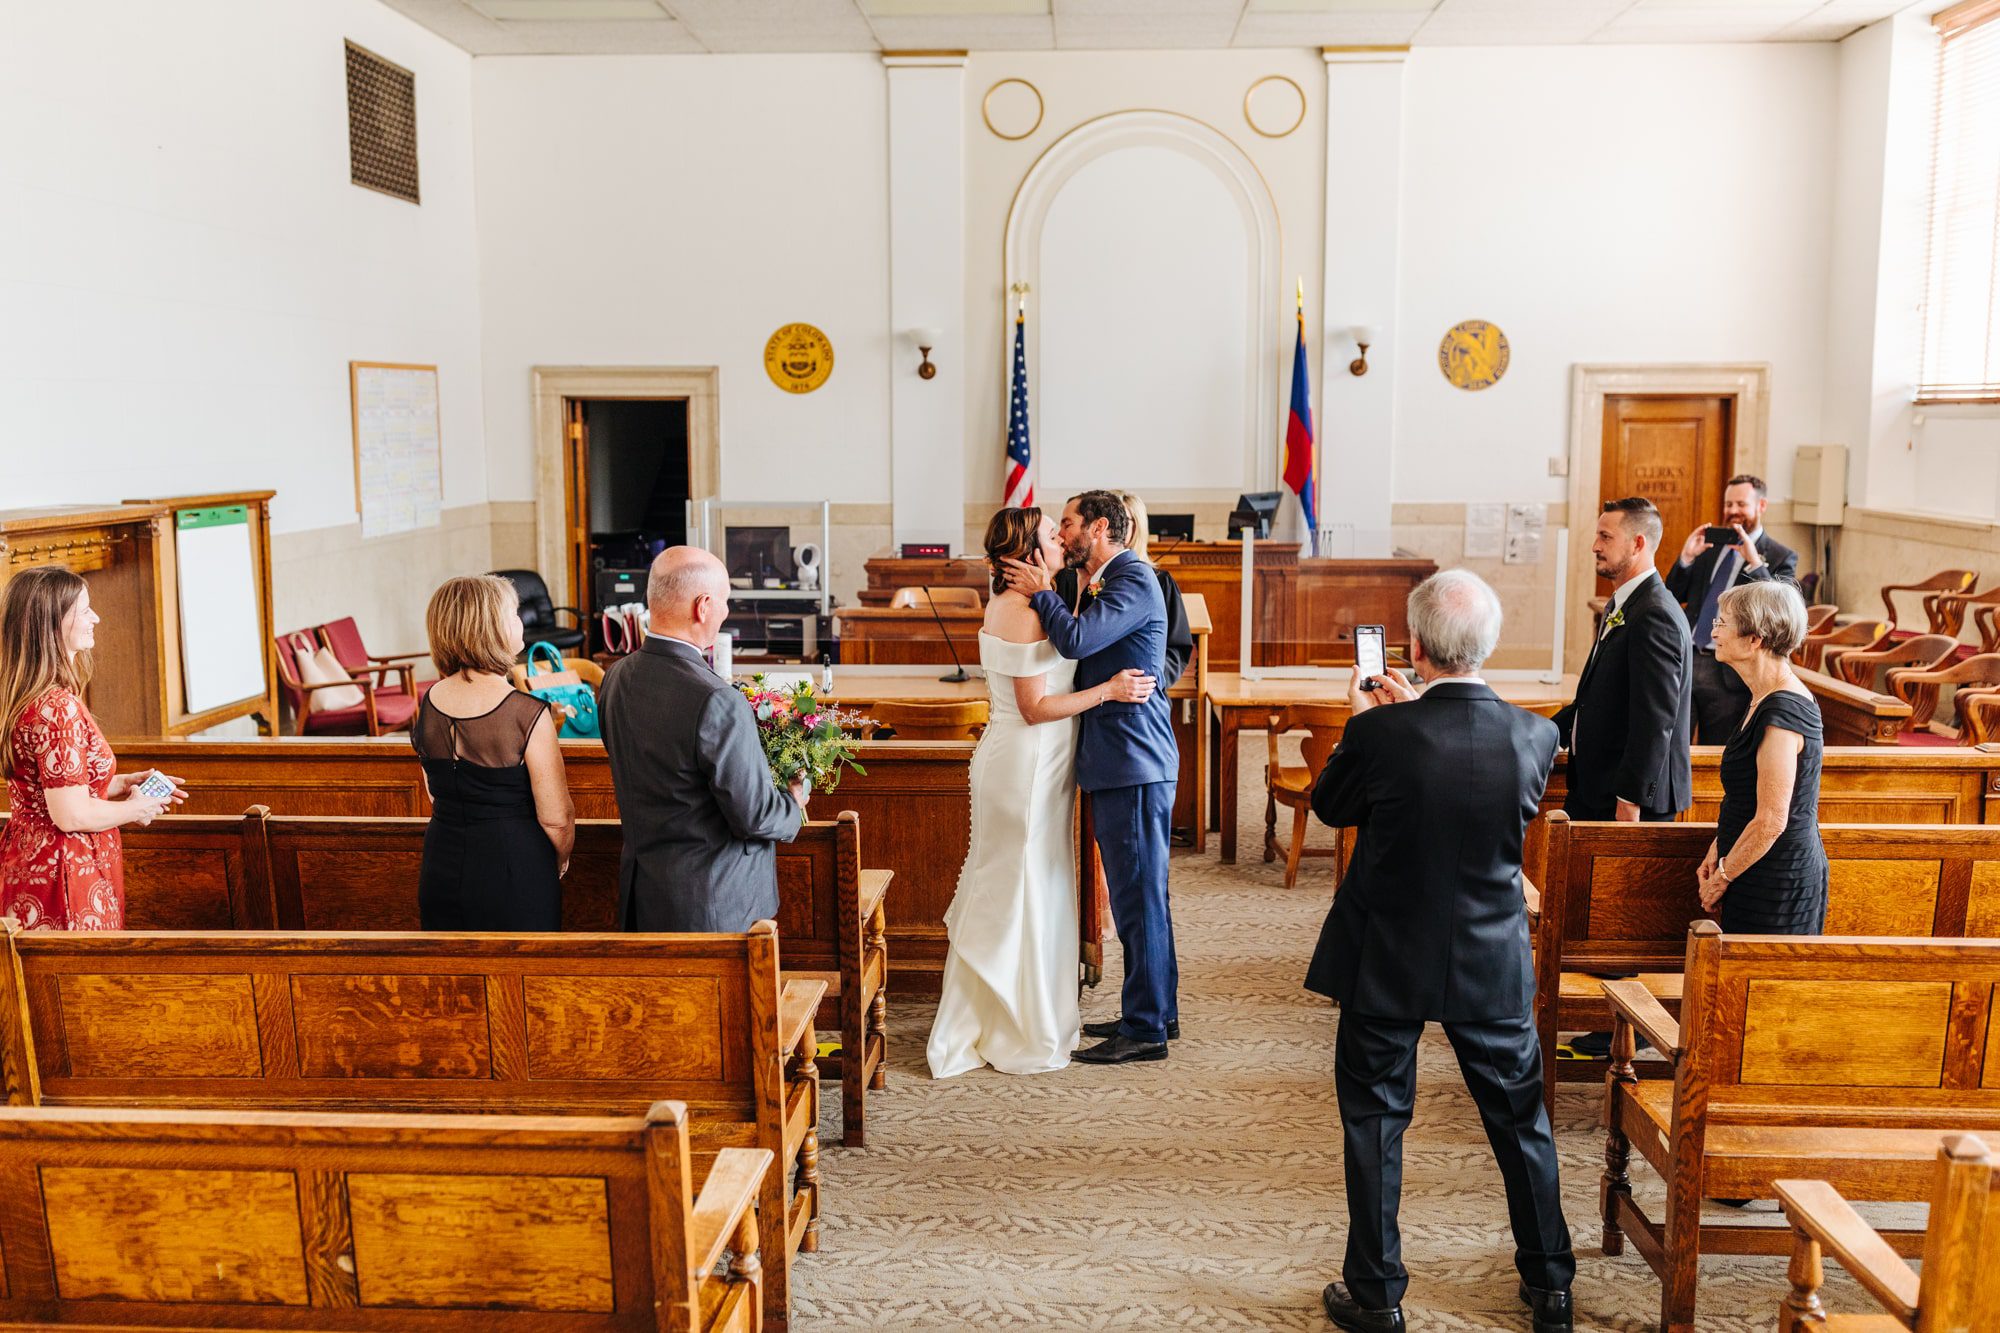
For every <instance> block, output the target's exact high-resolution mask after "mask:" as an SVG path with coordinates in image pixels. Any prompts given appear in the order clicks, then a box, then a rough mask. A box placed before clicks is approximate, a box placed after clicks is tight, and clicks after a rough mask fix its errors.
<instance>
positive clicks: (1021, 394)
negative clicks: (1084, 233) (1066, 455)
mask: <svg viewBox="0 0 2000 1333" xmlns="http://www.w3.org/2000/svg"><path fill="white" fill-rule="evenodd" d="M1027 338H1028V311H1027V306H1026V303H1025V302H1023V304H1022V308H1021V309H1020V310H1019V311H1018V312H1017V313H1016V314H1015V316H1014V391H1013V393H1012V394H1010V395H1009V398H1008V404H1007V505H1008V507H1009V508H1011V509H1020V508H1024V507H1026V506H1028V505H1032V504H1033V503H1034V502H1035V483H1034V480H1033V478H1032V477H1030V476H1029V474H1028V466H1029V464H1030V463H1031V462H1032V461H1033V459H1032V455H1031V454H1030V452H1029V449H1028V346H1027Z"/></svg>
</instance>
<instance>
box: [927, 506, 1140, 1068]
mask: <svg viewBox="0 0 2000 1333" xmlns="http://www.w3.org/2000/svg"><path fill="white" fill-rule="evenodd" d="M986 560H987V564H988V565H989V567H990V568H991V569H992V571H993V598H992V600H991V601H990V602H988V603H987V607H986V623H985V625H984V626H983V627H982V628H981V630H980V632H979V663H980V666H981V667H983V668H984V669H985V672H986V680H987V685H988V688H989V690H990V692H991V694H992V720H991V721H990V722H989V723H988V724H987V728H986V733H985V735H984V736H983V737H982V738H981V740H980V742H979V748H978V749H977V750H976V751H974V753H973V756H972V846H971V849H970V851H969V852H968V853H967V855H966V858H965V867H964V869H963V870H962V871H960V873H959V878H958V892H957V893H956V894H955V895H954V896H953V898H952V901H951V907H950V909H949V910H948V911H947V912H946V913H945V929H946V931H947V932H948V933H949V934H950V937H951V950H950V953H949V954H948V955H947V956H946V958H945V965H944V981H943V989H942V994H941V995H940V997H939V999H938V1008H937V1017H936V1019H935V1020H934V1021H933V1022H932V1025H931V1036H930V1046H929V1051H928V1055H929V1058H930V1067H931V1073H932V1075H933V1076H935V1077H937V1078H949V1077H951V1076H952V1075H954V1074H963V1073H965V1072H966V1071H967V1070H971V1069H977V1068H979V1067H980V1066H981V1065H982V1064H986V1065H992V1066H993V1067H994V1068H995V1069H998V1070H1001V1071H1003V1072H1005V1073H1009V1074H1038V1073H1043V1072H1045V1071H1048V1070H1052V1069H1061V1068H1062V1067H1063V1066H1064V1065H1066V1064H1068V1063H1069V1059H1070V1052H1072V1051H1074V1050H1075V1049H1076V1046H1077V1043H1078V1041H1079V1040H1080V1038H1081V1035H1082V1033H1081V1026H1082V1024H1081V1016H1080V1014H1079V1012H1078V1009H1077V920H1076V862H1075V857H1074V855H1073V844H1072V824H1071V817H1072V811H1073V808H1074V799H1075V795H1076V779H1075V762H1076V732H1077V718H1078V717H1079V716H1081V715H1082V714H1083V713H1085V712H1086V711H1088V710H1090V709H1092V708H1095V707H1097V706H1098V705H1099V704H1102V703H1106V702H1110V701H1114V700H1115V701H1118V702H1122V703H1138V702H1141V701H1143V700H1145V699H1146V698H1148V697H1149V696H1150V695H1151V694H1152V692H1153V690H1154V688H1155V686H1156V684H1157V682H1156V681H1155V679H1154V678H1153V677H1152V676H1149V675H1146V674H1145V673H1143V672H1140V671H1124V672H1121V673H1119V674H1118V675H1116V676H1114V677H1112V678H1111V679H1110V680H1109V681H1106V682H1105V683H1104V684H1102V685H1098V686H1095V687H1093V688H1091V689H1087V690H1075V691H1072V690H1071V688H1070V687H1071V684H1072V682H1073V678H1074V677H1075V675H1076V663H1075V662H1073V661H1069V660H1067V659H1065V658H1063V657H1062V656H1061V655H1060V654H1058V653H1057V652H1056V650H1055V649H1054V648H1053V647H1052V646H1051V645H1050V644H1049V641H1048V636H1047V635H1046V634H1045V633H1044V632H1043V629H1042V622H1041V618H1040V617H1039V616H1037V615H1036V614H1035V611H1034V609H1033V608H1032V607H1031V606H1030V605H1029V602H1028V598H1026V597H1025V596H1023V595H1021V594H1020V593H1018V592H1010V591H1008V589H1007V585H1006V582H1005V581H1004V579H1003V578H1002V570H1003V568H1004V566H1003V564H1002V562H1003V561H1006V560H1019V561H1023V562H1027V563H1031V564H1038V565H1040V566H1041V567H1042V568H1044V569H1048V570H1055V569H1059V568H1061V567H1062V564H1063V550H1062V547H1061V545H1060V544H1059V543H1058V542H1057V540H1056V525H1055V523H1054V522H1052V521H1051V520H1050V519H1048V518H1046V517H1044V516H1043V514H1042V511H1041V510H1039V509H1003V510H1001V511H1000V512H999V513H997V514H995V515H994V516H993V519H992V521H991V522H990V523H988V524H987V525H986Z"/></svg>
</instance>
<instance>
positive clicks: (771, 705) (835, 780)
mask: <svg viewBox="0 0 2000 1333" xmlns="http://www.w3.org/2000/svg"><path fill="white" fill-rule="evenodd" d="M736 688H737V689H739V690H741V691H743V695H744V697H745V698H747V699H748V700H749V701H750V711H751V712H752V713H754V714H755V715H756V718H757V738H758V739H759V740H761V741H762V742H763V743H764V762H765V763H767V764H769V765H770V766H771V781H772V782H774V783H776V784H777V785H778V786H780V787H786V786H790V785H791V783H792V780H793V779H794V778H798V777H804V778H805V780H806V783H807V786H808V787H809V788H818V789H819V790H820V791H832V790H833V789H834V788H835V787H838V786H839V785H840V776H841V770H842V769H843V768H851V769H853V770H854V771H855V772H857V773H863V774H865V773H867V771H868V770H867V769H865V768H863V767H862V766H861V765H860V764H857V763H855V762H854V756H855V754H856V746H855V741H854V738H853V737H852V736H850V735H849V734H848V731H849V729H855V730H858V729H859V728H860V727H861V725H862V724H863V723H865V722H866V721H867V720H868V719H866V718H864V717H863V716H861V714H859V713H857V712H855V711H853V710H852V709H848V708H838V707H835V706H834V705H833V704H831V703H827V702H825V701H823V700H821V699H820V698H819V697H818V696H816V695H815V694H814V693H813V687H812V684H811V682H809V681H800V682H799V683H798V684H796V685H780V686H770V685H767V684H765V682H764V677H763V674H762V673H761V672H760V673H758V674H757V675H754V676H752V677H750V679H749V680H747V681H745V680H739V681H737V682H736Z"/></svg>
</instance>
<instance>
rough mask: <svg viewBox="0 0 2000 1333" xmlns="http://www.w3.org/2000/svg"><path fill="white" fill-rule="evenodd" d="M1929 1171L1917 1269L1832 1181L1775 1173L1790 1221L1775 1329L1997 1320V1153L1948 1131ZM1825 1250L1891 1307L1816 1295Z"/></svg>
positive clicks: (1850, 1332)
mask: <svg viewBox="0 0 2000 1333" xmlns="http://www.w3.org/2000/svg"><path fill="white" fill-rule="evenodd" d="M1933 1179H1934V1182H1935V1183H1934V1184H1933V1185H1932V1186H1931V1195H1930V1200H1931V1210H1930V1223H1929V1225H1927V1226H1926V1227H1925V1228H1924V1271H1923V1276H1922V1277H1918V1276H1917V1274H1915V1273H1913V1272H1911V1271H1910V1266H1909V1265H1908V1264H1906V1263H1904V1262H1903V1260H1902V1258H1901V1256H1899V1255H1898V1254H1897V1253H1896V1251H1895V1250H1894V1249H1893V1248H1891V1247H1890V1245H1889V1243H1888V1242H1887V1241H1885V1240H1883V1239H1882V1237H1881V1236H1880V1235H1879V1234H1878V1233H1877V1232H1876V1230H1875V1229H1874V1228H1873V1227H1871V1226H1869V1225H1868V1223H1867V1222H1865V1221H1863V1220H1862V1218H1861V1214H1859V1213H1857V1212H1855V1211H1854V1207H1853V1205H1851V1204H1849V1203H1848V1202H1847V1200H1846V1199H1844V1198H1842V1197H1841V1195H1840V1191H1839V1190H1837V1189H1835V1188H1834V1187H1833V1186H1832V1185H1829V1184H1828V1183H1827V1182H1825V1181H1823V1180H1780V1181H1778V1182H1777V1191H1778V1200H1779V1202H1781V1203H1783V1204H1784V1205H1785V1216H1786V1218H1787V1219H1789V1220H1790V1222H1791V1224H1792V1265H1791V1273H1790V1277H1791V1282H1792V1290H1791V1292H1790V1294H1788V1295H1787V1296H1786V1297H1785V1299H1784V1301H1783V1302H1781V1303H1780V1304H1779V1306H1778V1333H1797V1330H1800V1329H1809V1328H1823V1329H1827V1330H1829V1331H1830V1333H1901V1331H1902V1330H1908V1331H1909V1333H1947V1330H1952V1329H1966V1330H1981V1331H1982V1333H1991V1330H1993V1329H1995V1328H2000V1157H1995V1156H1994V1155H1993V1154H1992V1153H1991V1152H1989V1151H1988V1150H1987V1147H1986V1145H1985V1144H1984V1143H1982V1142H1981V1141H1980V1140H1979V1139H1978V1138H1977V1137H1976V1136H1974V1135H1971V1134H1947V1135H1945V1136H1944V1142H1943V1143H1942V1144H1941V1145H1940V1146H1939V1148H1938V1154H1937V1167H1936V1173H1935V1175H1934V1177H1933ZM1823 1251H1824V1252H1825V1253H1828V1254H1831V1255H1832V1256H1833V1257H1834V1259H1835V1260H1836V1261H1837V1262H1838V1263H1839V1264H1840V1266H1841V1267H1842V1268H1845V1269H1846V1270H1847V1271H1848V1272H1849V1273H1850V1274H1852V1275H1853V1276H1854V1279H1855V1280H1856V1281H1857V1282H1859V1283H1860V1284H1861V1286H1862V1287H1863V1289H1865V1290H1866V1291H1867V1292H1868V1294H1869V1295H1870V1296H1873V1297H1874V1298H1875V1299H1876V1300H1877V1301H1879V1302H1881V1304H1882V1307H1883V1308H1884V1309H1885V1310H1887V1311H1888V1312H1889V1313H1888V1314H1886V1315H1836V1316H1834V1317H1833V1318H1831V1319H1829V1318H1828V1317H1827V1313H1826V1307H1825V1306H1823V1305H1821V1304H1820V1299H1819V1288H1820V1283H1821V1281H1822V1276H1821V1260H1820V1255H1821V1253H1822V1252H1823Z"/></svg>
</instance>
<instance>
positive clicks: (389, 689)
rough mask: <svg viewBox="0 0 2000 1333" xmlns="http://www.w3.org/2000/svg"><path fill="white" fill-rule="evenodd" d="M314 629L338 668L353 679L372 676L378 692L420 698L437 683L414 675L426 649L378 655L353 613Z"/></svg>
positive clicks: (422, 660)
mask: <svg viewBox="0 0 2000 1333" xmlns="http://www.w3.org/2000/svg"><path fill="white" fill-rule="evenodd" d="M316 633H318V635H319V638H320V642H321V643H324V644H325V645H326V646H327V647H328V648H330V649H332V650H333V656H334V658H335V660H336V661H338V662H339V663H340V669H341V670H343V671H345V672H346V673H347V674H348V675H350V676H352V677H354V678H355V679H356V680H359V679H361V678H362V677H363V676H370V677H373V678H374V681H375V692H376V693H377V694H385V695H387V694H414V695H416V696H418V697H419V698H421V697H422V696H423V693H424V691H426V690H428V689H429V688H430V687H431V686H432V685H434V684H435V683H436V682H435V681H428V680H424V681H420V680H417V678H416V668H417V664H418V663H419V662H428V661H430V660H431V655H430V654H429V653H397V654H395V655H394V656H393V657H377V656H376V655H375V654H373V653H371V652H369V651H368V646H367V645H366V644H364V643H363V642H362V641H361V627H360V626H358V625H356V624H355V623H354V617H353V616H342V617H341V618H340V619H338V620H329V621H327V622H326V623H325V624H324V625H321V626H320V627H319V629H318V630H317V631H316ZM391 676H393V677H396V678H397V683H396V684H394V685H391V684H389V683H388V681H387V678H388V677H391Z"/></svg>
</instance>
